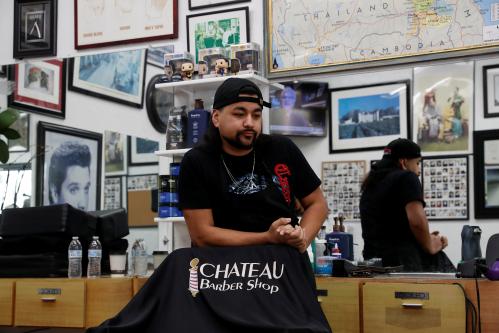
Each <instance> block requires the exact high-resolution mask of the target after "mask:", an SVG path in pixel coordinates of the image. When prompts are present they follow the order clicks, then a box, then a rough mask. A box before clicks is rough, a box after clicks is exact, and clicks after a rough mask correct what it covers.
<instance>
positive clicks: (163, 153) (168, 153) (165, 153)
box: [154, 148, 190, 158]
mask: <svg viewBox="0 0 499 333" xmlns="http://www.w3.org/2000/svg"><path fill="white" fill-rule="evenodd" d="M189 150H190V148H185V149H169V150H157V151H155V152H154V154H155V155H156V156H159V157H172V158H173V157H174V156H182V155H184V154H185V153H187V152H188V151H189Z"/></svg>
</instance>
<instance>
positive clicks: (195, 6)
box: [189, 0, 251, 10]
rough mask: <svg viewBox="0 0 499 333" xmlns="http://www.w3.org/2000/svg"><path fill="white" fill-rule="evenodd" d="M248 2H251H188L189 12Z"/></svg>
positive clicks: (215, 0) (227, 0)
mask: <svg viewBox="0 0 499 333" xmlns="http://www.w3.org/2000/svg"><path fill="white" fill-rule="evenodd" d="M249 1H251V0H189V10H195V9H203V8H210V7H217V6H225V5H232V4H235V3H239V2H249Z"/></svg>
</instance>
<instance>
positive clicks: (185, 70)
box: [181, 62, 194, 80]
mask: <svg viewBox="0 0 499 333" xmlns="http://www.w3.org/2000/svg"><path fill="white" fill-rule="evenodd" d="M181 70H182V80H190V79H192V73H193V72H194V64H193V63H192V62H184V63H183V64H182V67H181Z"/></svg>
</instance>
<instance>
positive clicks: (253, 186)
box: [221, 150, 257, 192]
mask: <svg viewBox="0 0 499 333" xmlns="http://www.w3.org/2000/svg"><path fill="white" fill-rule="evenodd" d="M221 157H222V163H223V165H224V167H225V170H226V171H227V174H228V175H229V178H230V180H232V184H234V186H236V187H239V184H238V183H240V182H238V181H237V180H236V178H235V177H234V176H233V175H232V172H230V170H229V168H228V167H227V164H225V159H224V156H223V155H221ZM255 161H256V154H255V150H253V167H252V168H251V177H250V180H249V182H248V184H246V187H245V191H246V192H248V191H250V190H254V189H256V188H257V186H256V184H255V182H254V180H253V174H254V172H255Z"/></svg>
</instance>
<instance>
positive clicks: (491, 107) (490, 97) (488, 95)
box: [482, 64, 499, 118]
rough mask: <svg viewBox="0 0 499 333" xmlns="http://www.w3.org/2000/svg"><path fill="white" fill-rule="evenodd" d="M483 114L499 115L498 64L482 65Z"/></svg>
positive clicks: (485, 115)
mask: <svg viewBox="0 0 499 333" xmlns="http://www.w3.org/2000/svg"><path fill="white" fill-rule="evenodd" d="M482 79H483V116H484V117H485V118H492V117H499V64H497V65H490V66H483V67H482Z"/></svg>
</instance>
